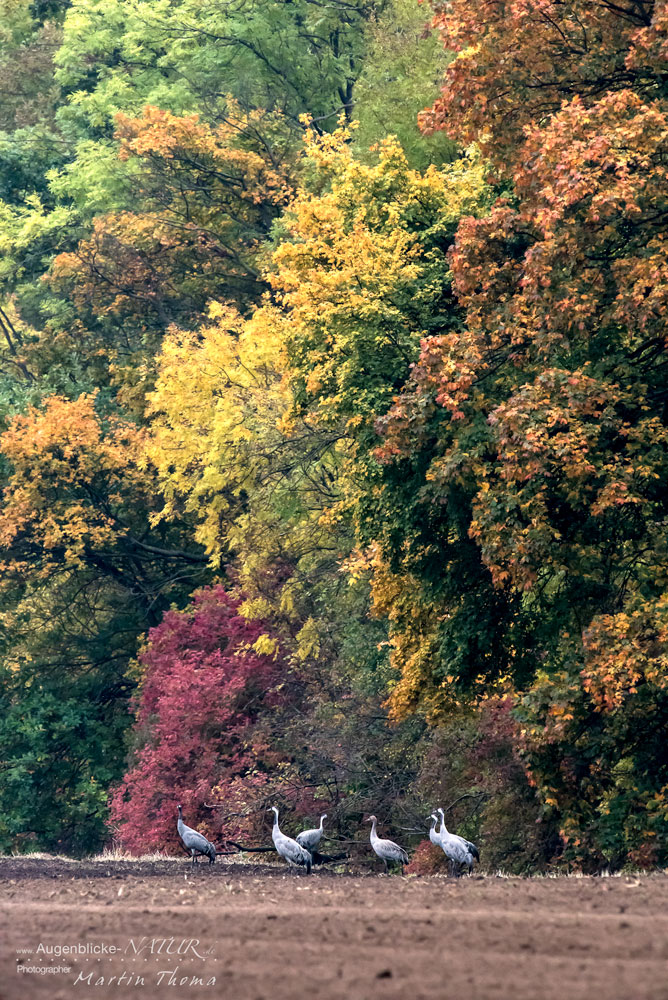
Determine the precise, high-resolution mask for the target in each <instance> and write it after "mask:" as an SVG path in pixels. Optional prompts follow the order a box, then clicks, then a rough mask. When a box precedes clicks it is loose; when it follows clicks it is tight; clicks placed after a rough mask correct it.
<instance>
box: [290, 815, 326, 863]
mask: <svg viewBox="0 0 668 1000" xmlns="http://www.w3.org/2000/svg"><path fill="white" fill-rule="evenodd" d="M324 819H327V813H323V814H322V816H321V817H320V826H316V827H314V828H313V829H312V830H302V832H301V833H298V834H297V836H296V837H295V840H296V841H297V843H298V844H299V846H300V847H305V848H306V850H307V851H309V852H310V853H311V854H313V852H314V851H315V850H316V848H317V847H318V845H319V844H320V838H321V837H322V821H323V820H324Z"/></svg>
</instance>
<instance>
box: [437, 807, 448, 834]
mask: <svg viewBox="0 0 668 1000" xmlns="http://www.w3.org/2000/svg"><path fill="white" fill-rule="evenodd" d="M438 814H439V816H440V817H441V829H440V830H439V831H438V835H439V837H442V836H443V834H444V833H447V832H448V828H447V826H446V825H445V815H444V813H443V810H442V809H439V810H438Z"/></svg>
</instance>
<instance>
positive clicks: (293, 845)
mask: <svg viewBox="0 0 668 1000" xmlns="http://www.w3.org/2000/svg"><path fill="white" fill-rule="evenodd" d="M267 812H273V814H274V828H273V830H272V831H271V839H272V840H273V842H274V847H275V848H276V850H277V851H278V853H279V854H280V856H281V857H282V858H285V860H286V861H287V863H288V865H289V867H290V868H301V867H305V868H306V874H307V875H310V874H311V865H312V864H313V859H312V858H311V855H310V853H309V852H308V851H307V850H306V848H305V847H302V846H301V844H298V843H297V841H296V840H293V839H292V837H286V835H285V834H284V833H281V830H280V827H279V825H278V809H277V808H276V806H272V807H271V809H268V810H267Z"/></svg>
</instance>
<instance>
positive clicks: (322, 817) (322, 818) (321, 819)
mask: <svg viewBox="0 0 668 1000" xmlns="http://www.w3.org/2000/svg"><path fill="white" fill-rule="evenodd" d="M324 818H325V817H324V816H321V817H320V833H322V821H323V820H324Z"/></svg>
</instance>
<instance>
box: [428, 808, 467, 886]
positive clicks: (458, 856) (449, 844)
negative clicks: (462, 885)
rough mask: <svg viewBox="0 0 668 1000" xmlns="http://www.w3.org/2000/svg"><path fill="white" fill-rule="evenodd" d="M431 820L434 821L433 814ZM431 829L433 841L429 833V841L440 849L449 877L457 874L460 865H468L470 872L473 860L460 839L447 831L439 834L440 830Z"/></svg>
mask: <svg viewBox="0 0 668 1000" xmlns="http://www.w3.org/2000/svg"><path fill="white" fill-rule="evenodd" d="M431 818H432V819H433V820H435V819H436V817H435V816H434V815H433V813H432V816H431ZM432 829H433V830H434V837H435V839H433V838H432V837H431V831H430V839H431V840H432V843H435V844H437V845H438V846H439V847H440V848H441V850H442V851H443V853H444V854H445V856H446V858H447V859H448V868H449V870H450V874H451V875H456V874H458V873H459V869H460V868H461V866H462V865H468V868H469V872H470V871H471V867H472V865H473V858H472V856H471V854H470V852H469V851H468V849H467V847H466V845H465V843H464V841H463V840H462V838H461V837H457V836H456V835H455V834H452V833H448V831H447V830H446V831H445V832H441V830H438V831H437V830H436V828H435V827H433V828H432Z"/></svg>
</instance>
